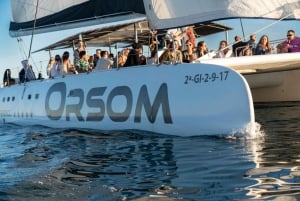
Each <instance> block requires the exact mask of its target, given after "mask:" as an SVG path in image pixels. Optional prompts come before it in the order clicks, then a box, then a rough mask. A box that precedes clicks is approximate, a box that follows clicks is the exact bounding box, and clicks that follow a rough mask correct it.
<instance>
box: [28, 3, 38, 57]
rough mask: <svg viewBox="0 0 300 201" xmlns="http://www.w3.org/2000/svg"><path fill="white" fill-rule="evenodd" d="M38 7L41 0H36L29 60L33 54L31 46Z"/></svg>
mask: <svg viewBox="0 0 300 201" xmlns="http://www.w3.org/2000/svg"><path fill="white" fill-rule="evenodd" d="M38 7H39V0H37V1H36V8H35V15H34V23H33V28H32V33H31V40H30V47H29V53H28V60H29V58H30V54H31V47H32V41H33V35H34V31H35V25H36V17H37V12H38Z"/></svg>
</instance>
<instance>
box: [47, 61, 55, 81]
mask: <svg viewBox="0 0 300 201" xmlns="http://www.w3.org/2000/svg"><path fill="white" fill-rule="evenodd" d="M54 62H55V60H54V57H50V59H49V62H48V65H47V75H48V77H49V78H51V70H52V66H53V64H54Z"/></svg>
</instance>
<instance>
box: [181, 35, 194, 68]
mask: <svg viewBox="0 0 300 201" xmlns="http://www.w3.org/2000/svg"><path fill="white" fill-rule="evenodd" d="M185 46H186V50H184V51H182V54H183V62H185V63H191V62H193V61H194V60H196V59H197V51H196V49H195V48H194V45H193V43H192V42H191V41H190V40H189V39H188V40H186V42H185Z"/></svg>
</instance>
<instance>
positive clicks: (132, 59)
mask: <svg viewBox="0 0 300 201" xmlns="http://www.w3.org/2000/svg"><path fill="white" fill-rule="evenodd" d="M141 54H142V44H140V43H134V44H133V45H132V50H130V52H129V54H128V57H127V60H126V62H125V64H124V67H127V66H137V65H143V64H146V63H145V62H144V60H143V59H141V58H142V55H141Z"/></svg>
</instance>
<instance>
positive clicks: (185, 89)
mask: <svg viewBox="0 0 300 201" xmlns="http://www.w3.org/2000/svg"><path fill="white" fill-rule="evenodd" d="M106 3H107V5H106V6H107V7H106V6H104V5H103V2H101V3H100V2H99V1H95V0H91V1H87V0H77V1H74V0H72V1H71V0H70V1H63V2H60V3H57V2H53V1H43V0H37V1H33V0H32V2H31V3H28V1H23V3H20V0H19V1H16V0H12V1H11V5H12V11H13V19H14V21H13V22H12V23H11V27H10V33H11V35H14V36H20V35H26V34H29V33H32V29H34V31H36V33H42V32H49V31H54V30H63V29H65V28H74V27H78V26H80V27H82V26H83V25H93V24H99V23H103V24H104V23H108V22H117V21H120V19H123V20H124V19H126V18H127V19H132V18H135V17H142V16H145V15H144V11H146V15H147V20H148V21H149V25H150V27H151V28H153V29H156V30H160V29H168V28H174V27H183V26H187V25H191V24H197V23H201V22H209V21H213V20H218V19H225V18H236V17H252V18H253V17H255V18H272V19H280V18H282V16H286V15H287V14H288V17H287V18H286V19H297V18H299V8H300V3H299V1H294V0H289V1H286V0H285V1H280V0H277V1H272V2H269V3H266V2H261V1H259V0H255V1H251V2H248V1H237V0H228V1H223V2H219V1H217V0H212V1H209V2H207V1H203V0H190V1H189V3H188V4H186V2H182V1H180V0H165V1H164V0H144V1H141V0H130V1H116V0H114V1H109V3H108V2H106ZM191 5H192V6H191ZM204 6H207V8H206V9H204ZM46 8H47V9H46ZM87 9H93V11H94V12H91V10H89V12H87ZM246 11H247V12H246ZM291 11H292V15H291V13H290V12H291ZM287 12H288V13H287ZM78 19H81V20H78ZM48 23H50V24H51V25H52V26H50V25H49V24H48ZM290 55H294V56H297V53H296V54H290ZM290 55H288V56H286V57H292V56H290ZM271 56H272V55H271ZM280 57H284V56H283V55H280ZM253 58H254V57H253ZM298 58H299V57H298ZM234 59H240V58H232V60H233V61H234ZM289 59H290V58H289ZM241 60H242V59H241ZM251 60H252V58H251ZM251 60H250V59H248V62H250V63H251ZM255 60H256V62H258V64H257V65H256V66H264V71H263V72H264V73H266V72H268V73H269V72H270V73H275V74H276V73H281V72H290V71H293V70H295V69H296V70H298V67H299V62H298V61H299V60H296V59H295V58H292V59H291V60H292V61H293V62H292V63H294V64H295V65H293V67H291V68H290V65H288V66H289V68H285V69H284V70H282V68H281V70H279V69H280V68H278V69H277V68H276V65H277V63H276V65H275V66H272V68H271V67H270V68H267V70H265V68H266V66H267V65H266V64H265V63H266V61H267V60H265V59H263V56H262V57H261V59H253V61H255ZM214 61H217V60H214ZM269 61H272V62H274V60H272V58H270V60H269ZM284 61H286V62H287V61H288V59H287V60H284ZM233 63H234V62H233ZM250 63H249V65H251V64H250ZM239 64H240V66H239V67H234V66H230V65H229V64H228V65H227V63H226V62H224V63H222V62H221V60H220V63H218V64H210V63H209V62H206V63H204V62H203V63H195V64H187V63H185V64H184V63H183V64H171V65H165V64H161V65H145V66H135V67H128V68H120V69H112V70H104V71H94V72H90V73H88V74H87V73H82V74H78V75H69V76H63V77H57V78H54V79H44V80H35V81H30V82H25V83H20V84H15V85H11V86H9V87H4V88H1V89H0V101H1V104H0V118H1V122H3V123H15V124H19V125H24V126H30V125H42V126H49V127H54V128H66V129H67V128H78V129H96V130H100V131H113V130H130V131H143V132H144V131H146V132H151V133H160V134H171V135H179V136H194V135H218V134H232V133H233V132H241V131H243V130H245V129H249V128H250V129H249V130H250V132H253V129H254V127H255V116H254V108H253V99H252V93H253V94H255V92H252V93H251V90H250V87H251V86H252V89H254V88H255V87H253V86H254V85H252V83H251V79H252V78H251V79H250V77H251V76H254V77H259V76H261V75H263V73H258V72H259V69H256V68H249V69H250V70H249V71H247V73H248V74H249V76H248V74H247V73H246V74H244V75H242V74H241V73H240V72H239V70H240V69H239V68H240V67H241V66H242V67H241V68H242V70H244V72H245V69H246V70H247V68H246V67H245V66H247V67H248V65H247V64H244V65H241V64H243V62H242V61H240V63H239ZM270 64H271V65H272V63H270ZM284 64H286V63H285V62H284ZM273 68H276V70H275V71H274V72H273V71H272V69H273ZM291 73H293V72H291ZM255 79H256V78H255ZM262 79H264V78H262ZM253 80H254V79H253ZM253 83H255V84H256V85H257V87H258V88H264V87H265V86H264V83H262V84H261V86H260V85H259V82H257V81H253ZM249 84H250V87H249ZM269 85H273V84H272V80H271V81H269ZM275 85H276V84H275Z"/></svg>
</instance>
